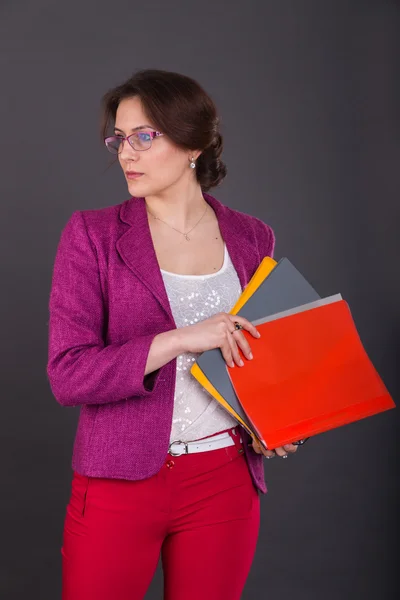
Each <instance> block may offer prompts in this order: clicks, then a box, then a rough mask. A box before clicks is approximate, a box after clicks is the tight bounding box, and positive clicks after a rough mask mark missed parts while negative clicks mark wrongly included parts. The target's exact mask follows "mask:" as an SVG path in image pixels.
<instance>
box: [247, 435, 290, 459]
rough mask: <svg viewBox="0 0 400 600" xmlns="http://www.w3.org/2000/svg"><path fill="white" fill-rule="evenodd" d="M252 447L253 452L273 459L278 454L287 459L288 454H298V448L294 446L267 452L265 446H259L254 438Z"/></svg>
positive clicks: (288, 445)
mask: <svg viewBox="0 0 400 600" xmlns="http://www.w3.org/2000/svg"><path fill="white" fill-rule="evenodd" d="M252 446H253V450H254V451H255V452H257V454H263V455H264V456H266V457H267V458H272V457H273V456H275V455H276V454H277V455H278V456H280V457H282V458H286V457H287V455H288V454H292V453H293V452H297V446H295V445H294V444H285V445H284V446H278V447H277V448H274V449H273V450H265V448H264V446H262V445H261V444H259V442H258V441H257V440H256V439H255V438H253V442H252Z"/></svg>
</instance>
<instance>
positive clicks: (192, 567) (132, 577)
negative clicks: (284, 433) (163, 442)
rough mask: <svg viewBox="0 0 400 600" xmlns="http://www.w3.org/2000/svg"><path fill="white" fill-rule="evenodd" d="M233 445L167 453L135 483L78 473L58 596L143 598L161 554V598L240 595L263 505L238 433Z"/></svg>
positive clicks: (216, 599)
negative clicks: (158, 467) (174, 454)
mask: <svg viewBox="0 0 400 600" xmlns="http://www.w3.org/2000/svg"><path fill="white" fill-rule="evenodd" d="M229 431H230V434H231V436H232V438H233V439H234V441H235V445H234V446H229V447H227V448H221V449H219V450H211V451H209V452H199V453H196V454H187V455H185V454H183V455H181V456H177V457H172V456H171V455H169V454H168V456H167V458H166V460H165V463H164V465H163V466H162V468H161V470H160V471H159V472H158V473H156V474H155V475H153V476H152V477H150V478H148V479H144V480H140V481H127V480H123V479H103V478H97V477H87V476H83V475H79V474H78V473H76V472H74V475H73V479H72V490H71V497H70V500H69V504H68V506H67V510H66V517H65V523H64V534H63V545H62V549H61V554H62V600H141V599H143V598H144V596H145V594H146V590H147V589H148V587H149V585H150V582H151V580H152V578H153V575H154V573H155V570H156V567H157V563H158V560H159V557H160V555H161V561H162V568H163V573H164V600H188V599H190V600H205V599H206V598H207V600H223V599H226V600H228V599H229V600H239V599H240V597H241V593H242V591H243V588H244V585H245V582H246V579H247V576H248V573H249V571H250V567H251V563H252V561H253V557H254V553H255V549H256V543H257V538H258V531H259V521H260V501H259V494H258V491H257V490H256V488H255V487H254V485H253V483H252V480H251V476H250V473H249V470H248V467H247V462H246V458H245V456H244V454H243V447H242V444H241V443H240V441H239V433H238V432H237V430H229Z"/></svg>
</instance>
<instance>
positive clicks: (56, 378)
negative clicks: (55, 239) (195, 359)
mask: <svg viewBox="0 0 400 600" xmlns="http://www.w3.org/2000/svg"><path fill="white" fill-rule="evenodd" d="M49 313H50V319H49V346H48V363H47V376H48V379H49V382H50V387H51V390H52V392H53V395H54V397H55V398H56V400H57V401H58V402H59V403H60V404H61V405H63V406H77V405H82V404H104V403H107V402H118V401H119V400H124V399H126V398H128V397H130V396H140V397H148V396H150V395H151V394H152V392H153V390H154V386H155V385H156V382H157V380H158V376H159V373H160V369H158V370H157V371H154V372H153V373H149V374H148V375H147V376H145V375H144V371H145V368H146V362H147V356H148V353H149V350H150V346H151V343H152V341H153V339H154V337H155V336H156V335H157V334H156V333H151V334H149V335H143V336H136V337H135V338H134V339H131V340H128V341H127V342H125V343H123V344H109V345H105V343H104V338H103V332H104V325H105V312H104V305H103V296H102V290H101V284H100V275H99V268H98V262H97V256H96V253H95V249H94V247H93V246H92V242H91V240H90V239H89V237H88V233H87V230H86V225H85V223H84V220H83V215H82V213H81V211H75V212H74V213H73V214H72V216H71V217H70V219H69V221H68V222H67V224H66V226H65V227H64V229H63V231H62V233H61V238H60V241H59V244H58V248H57V252H56V257H55V262H54V268H53V277H52V285H51V291H50V300H49Z"/></svg>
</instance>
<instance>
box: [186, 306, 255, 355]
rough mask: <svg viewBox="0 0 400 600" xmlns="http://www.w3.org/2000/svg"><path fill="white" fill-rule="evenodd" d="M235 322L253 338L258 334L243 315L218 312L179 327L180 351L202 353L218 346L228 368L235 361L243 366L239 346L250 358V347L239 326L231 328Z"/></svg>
mask: <svg viewBox="0 0 400 600" xmlns="http://www.w3.org/2000/svg"><path fill="white" fill-rule="evenodd" d="M235 322H238V323H239V324H240V325H242V327H243V329H245V330H246V331H248V332H249V333H250V334H251V335H252V336H253V337H255V338H259V337H260V334H259V332H258V331H257V329H256V328H255V327H254V325H253V324H252V323H250V321H248V320H247V319H245V318H244V317H239V316H237V315H231V314H228V313H224V312H220V313H217V314H215V315H213V316H212V317H209V318H208V319H204V321H200V322H199V323H196V324H194V325H188V326H186V327H182V328H180V329H179V330H178V331H179V334H180V336H181V341H182V346H183V351H184V352H205V351H206V350H212V349H213V348H220V349H221V352H222V356H223V357H224V360H225V362H226V364H227V365H229V366H230V367H233V366H234V363H236V364H237V365H238V366H240V367H242V366H243V364H244V363H243V361H242V359H241V357H240V354H239V348H240V349H241V350H242V352H243V354H244V355H245V356H246V358H248V359H249V360H251V359H252V358H253V355H252V354H251V348H250V345H249V343H248V341H247V340H246V338H245V336H244V335H243V333H242V332H241V330H240V329H235Z"/></svg>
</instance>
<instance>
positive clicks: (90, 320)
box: [47, 70, 296, 600]
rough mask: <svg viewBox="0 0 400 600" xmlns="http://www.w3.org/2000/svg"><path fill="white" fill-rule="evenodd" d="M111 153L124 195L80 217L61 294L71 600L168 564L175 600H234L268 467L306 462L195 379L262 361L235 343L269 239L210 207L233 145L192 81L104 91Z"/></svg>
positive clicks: (73, 226) (140, 76) (116, 588)
mask: <svg viewBox="0 0 400 600" xmlns="http://www.w3.org/2000/svg"><path fill="white" fill-rule="evenodd" d="M111 124H112V125H114V127H115V128H114V131H113V135H108V136H107V137H106V135H107V131H108V128H109V126H110V125H111ZM102 137H104V138H105V144H106V146H107V148H108V150H110V152H112V153H114V154H116V156H117V157H118V160H119V164H120V166H121V168H122V170H123V172H124V176H125V179H126V182H127V186H128V190H129V194H130V196H131V197H130V198H129V199H128V200H126V201H124V202H122V203H121V204H118V205H112V206H109V207H107V208H103V209H97V210H83V211H75V212H74V213H73V214H72V216H71V217H70V219H69V221H68V223H67V224H66V226H65V228H64V230H63V232H62V235H61V239H60V242H59V246H58V249H57V254H56V259H55V265H54V272H53V283H52V289H51V295H50V328H49V329H50V331H49V361H48V367H47V372H48V377H49V381H50V385H51V388H52V391H53V394H54V396H55V398H56V399H57V401H58V402H59V403H60V404H61V405H63V406H80V407H81V412H80V418H79V423H78V429H77V432H76V438H75V443H74V451H73V460H72V467H73V479H72V491H71V497H70V501H69V504H68V507H67V511H66V518H65V524H64V537H63V546H62V560H63V600H83V599H84V600H110V599H111V598H113V599H114V598H115V600H139V599H141V598H143V597H144V595H145V593H146V590H147V588H148V586H149V584H150V582H151V579H152V577H153V574H154V572H155V570H156V566H157V562H158V559H159V556H160V555H161V559H162V564H163V571H164V587H165V595H164V598H165V599H166V600H172V599H173V600H183V599H185V600H187V598H190V600H196V599H199V600H200V599H201V600H204V599H205V598H207V599H208V600H214V599H215V600H221V599H227V600H235V599H239V598H240V596H241V592H242V590H243V587H244V584H245V581H246V578H247V575H248V573H249V570H250V566H251V563H252V560H253V556H254V552H255V548H256V541H257V536H258V529H259V510H260V502H259V492H261V493H266V491H267V489H266V486H265V482H264V472H263V457H262V454H264V455H266V456H273V455H275V454H277V455H279V456H287V454H288V453H290V452H295V451H296V446H295V445H292V444H289V445H288V446H285V447H284V448H276V449H275V451H272V450H270V451H264V450H263V449H262V448H261V447H259V446H258V445H257V444H256V443H255V442H253V443H250V440H251V438H250V436H249V435H248V434H247V433H246V432H245V430H244V429H243V428H242V427H241V426H238V425H237V423H236V421H235V420H234V419H233V418H232V417H231V416H230V415H229V414H228V413H227V412H226V411H225V410H224V409H223V408H221V407H220V405H219V404H218V403H217V402H216V401H215V400H214V399H213V398H211V396H210V395H209V394H208V393H207V392H206V391H205V390H204V389H203V388H202V387H201V386H200V384H198V382H197V381H196V380H195V379H194V378H193V377H192V376H191V375H190V366H191V365H192V364H193V361H194V360H195V358H196V356H198V354H199V353H201V352H204V351H206V350H209V349H211V348H220V349H221V352H222V355H223V357H224V359H225V361H226V363H227V364H229V365H230V366H234V365H236V366H237V368H242V365H243V362H242V360H241V358H240V353H239V348H240V349H241V350H242V352H243V354H244V356H245V360H251V359H252V355H251V348H250V346H249V344H248V343H247V341H246V339H245V337H244V335H243V333H242V332H241V331H240V329H238V327H240V326H241V327H242V328H244V329H246V330H247V331H248V332H250V334H251V335H252V336H253V337H257V336H258V333H257V330H256V328H255V327H254V326H253V325H252V324H251V323H250V322H249V321H247V320H246V319H244V318H241V317H239V316H235V317H233V316H232V315H229V314H228V311H229V310H230V309H231V307H232V306H233V304H234V303H235V301H236V300H237V298H238V297H239V295H240V294H241V292H242V290H243V288H244V287H245V285H246V284H247V283H248V281H249V280H250V278H251V276H252V275H253V273H254V271H255V270H256V268H257V266H258V265H259V263H260V261H261V260H262V258H263V257H264V256H267V255H268V256H272V254H273V248H274V242H275V239H274V234H273V231H272V230H271V228H270V227H269V226H268V225H266V224H264V223H263V222H262V221H260V220H259V219H257V218H255V217H253V216H250V215H247V214H244V213H242V212H239V211H236V210H233V209H231V208H228V207H227V206H224V205H223V204H222V203H220V202H219V201H218V200H216V199H215V198H214V197H213V196H211V195H209V194H208V193H207V192H208V190H209V189H210V188H211V187H214V186H217V185H218V184H219V183H220V182H221V181H222V179H223V178H224V176H225V173H226V169H225V166H224V164H223V163H222V162H221V159H220V155H221V151H222V138H221V135H220V133H219V131H218V117H217V114H216V109H215V106H214V104H213V102H212V100H211V99H210V97H209V96H208V95H207V94H206V93H205V91H204V90H203V89H202V88H201V87H200V86H199V84H198V83H196V82H195V81H194V80H192V79H191V78H189V77H185V76H183V75H180V74H177V73H171V72H166V71H159V70H145V71H141V72H138V73H136V74H135V75H134V76H133V77H132V78H130V79H129V80H128V81H126V82H125V83H123V84H122V85H120V86H118V87H116V88H115V89H112V90H110V91H109V92H108V93H107V94H106V95H105V96H104V98H103V125H102ZM236 323H238V324H239V325H237V324H236ZM182 442H184V443H182ZM183 451H184V453H182V452H183Z"/></svg>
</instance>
